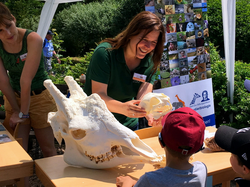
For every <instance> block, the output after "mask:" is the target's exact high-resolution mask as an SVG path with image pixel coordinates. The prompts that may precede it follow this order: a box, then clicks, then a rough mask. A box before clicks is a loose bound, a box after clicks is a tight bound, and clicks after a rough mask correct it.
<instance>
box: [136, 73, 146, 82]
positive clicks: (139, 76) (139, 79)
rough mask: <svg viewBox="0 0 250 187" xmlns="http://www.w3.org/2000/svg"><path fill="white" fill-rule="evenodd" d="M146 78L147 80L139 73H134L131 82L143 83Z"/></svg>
mask: <svg viewBox="0 0 250 187" xmlns="http://www.w3.org/2000/svg"><path fill="white" fill-rule="evenodd" d="M146 78H147V76H146V75H142V74H139V73H134V76H133V80H137V81H140V82H145V81H146Z"/></svg>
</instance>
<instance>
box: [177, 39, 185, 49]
mask: <svg viewBox="0 0 250 187" xmlns="http://www.w3.org/2000/svg"><path fill="white" fill-rule="evenodd" d="M177 49H178V50H181V49H187V44H186V42H185V41H177Z"/></svg>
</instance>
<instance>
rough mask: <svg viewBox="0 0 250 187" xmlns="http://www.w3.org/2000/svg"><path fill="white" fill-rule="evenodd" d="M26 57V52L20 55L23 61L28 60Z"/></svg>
mask: <svg viewBox="0 0 250 187" xmlns="http://www.w3.org/2000/svg"><path fill="white" fill-rule="evenodd" d="M26 57H27V53H25V54H23V55H20V59H21V61H25V60H26Z"/></svg>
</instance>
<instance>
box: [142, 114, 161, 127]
mask: <svg viewBox="0 0 250 187" xmlns="http://www.w3.org/2000/svg"><path fill="white" fill-rule="evenodd" d="M162 118H163V116H161V117H160V118H159V119H154V118H153V116H152V115H150V114H149V115H147V116H146V119H147V120H148V125H149V126H152V127H159V126H162V123H161V121H162Z"/></svg>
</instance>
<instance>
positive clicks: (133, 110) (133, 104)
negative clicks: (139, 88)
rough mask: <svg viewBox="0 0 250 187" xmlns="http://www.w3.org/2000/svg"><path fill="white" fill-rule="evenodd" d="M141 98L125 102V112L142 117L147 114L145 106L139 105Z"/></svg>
mask: <svg viewBox="0 0 250 187" xmlns="http://www.w3.org/2000/svg"><path fill="white" fill-rule="evenodd" d="M140 102H141V101H140V100H131V101H127V102H126V103H124V107H123V114H124V115H125V116H127V117H130V118H142V117H145V116H146V115H147V112H146V111H145V109H144V108H142V107H140V106H138V104H139V103H140Z"/></svg>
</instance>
